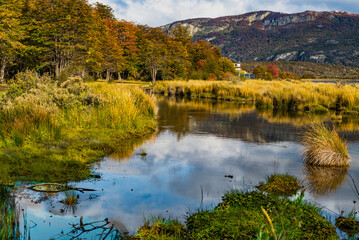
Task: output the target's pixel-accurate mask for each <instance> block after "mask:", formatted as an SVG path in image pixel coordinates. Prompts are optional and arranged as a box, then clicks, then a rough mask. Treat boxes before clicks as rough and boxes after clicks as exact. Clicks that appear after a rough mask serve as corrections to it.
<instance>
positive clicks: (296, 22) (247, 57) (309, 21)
mask: <svg viewBox="0 0 359 240" xmlns="http://www.w3.org/2000/svg"><path fill="white" fill-rule="evenodd" d="M178 25H182V26H185V27H186V28H187V29H188V30H190V32H191V34H192V35H193V38H194V39H195V40H207V41H210V42H211V43H212V44H214V45H216V46H218V47H219V48H220V49H221V51H222V53H223V55H224V56H226V57H228V58H230V59H231V60H236V61H241V62H253V61H302V62H314V63H330V64H336V65H345V66H352V67H359V50H358V49H359V14H355V13H348V12H338V11H333V12H315V11H306V12H302V13H294V14H287V13H279V12H271V11H260V12H251V13H246V14H242V15H237V16H225V17H220V18H214V19H212V18H198V19H189V20H183V21H178V22H174V23H172V24H168V25H166V26H164V27H163V29H164V30H166V31H169V30H170V29H172V28H175V27H177V26H178Z"/></svg>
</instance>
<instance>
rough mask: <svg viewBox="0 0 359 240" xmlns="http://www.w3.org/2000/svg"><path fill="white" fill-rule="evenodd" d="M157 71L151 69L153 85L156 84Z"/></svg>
mask: <svg viewBox="0 0 359 240" xmlns="http://www.w3.org/2000/svg"><path fill="white" fill-rule="evenodd" d="M156 75H157V69H151V76H152V84H155V83H156Z"/></svg>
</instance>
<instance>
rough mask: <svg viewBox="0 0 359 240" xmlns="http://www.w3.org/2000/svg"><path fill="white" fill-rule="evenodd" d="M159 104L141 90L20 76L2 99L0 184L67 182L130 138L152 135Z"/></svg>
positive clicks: (86, 173) (87, 173)
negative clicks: (15, 182) (22, 181)
mask: <svg viewBox="0 0 359 240" xmlns="http://www.w3.org/2000/svg"><path fill="white" fill-rule="evenodd" d="M156 111H157V106H156V104H155V100H154V98H152V97H151V96H149V95H147V94H145V93H144V92H143V91H142V90H141V89H140V88H137V87H133V86H129V87H124V86H118V85H115V84H107V83H91V84H85V83H83V81H82V80H81V79H80V78H70V79H69V80H67V81H65V82H63V83H58V82H55V81H52V80H51V79H48V78H46V77H40V78H39V77H36V76H35V74H34V73H22V74H20V75H18V77H17V79H15V81H14V82H13V83H12V84H10V85H9V86H8V90H7V92H6V93H4V95H3V97H2V99H1V110H0V125H1V134H0V136H1V142H0V149H1V154H0V159H1V160H2V161H0V182H13V181H15V180H26V181H49V182H66V181H70V180H80V179H84V178H88V177H91V176H92V173H91V171H90V167H89V165H88V164H90V163H92V162H94V161H97V160H99V159H100V158H101V157H103V156H104V155H105V154H108V153H111V152H114V151H116V149H117V148H119V146H121V144H122V143H123V142H124V141H125V140H127V139H130V138H138V137H141V136H144V135H146V134H149V133H151V132H154V131H155V129H156V126H157V123H156V120H155V118H156Z"/></svg>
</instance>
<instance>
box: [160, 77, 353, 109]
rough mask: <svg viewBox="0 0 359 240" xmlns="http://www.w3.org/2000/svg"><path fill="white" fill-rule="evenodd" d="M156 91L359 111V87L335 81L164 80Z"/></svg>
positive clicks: (258, 105) (277, 105)
mask: <svg viewBox="0 0 359 240" xmlns="http://www.w3.org/2000/svg"><path fill="white" fill-rule="evenodd" d="M154 91H155V93H158V94H162V95H167V96H173V95H175V96H182V97H193V98H211V99H217V100H228V101H242V102H253V103H255V106H256V108H257V109H269V110H273V111H287V112H306V113H314V114H325V113H328V111H329V110H334V111H336V114H337V115H339V114H342V115H359V88H358V86H356V85H344V86H337V85H336V84H334V83H312V82H302V81H296V80H292V81H278V80H273V81H265V80H246V81H238V82H228V81H226V82H224V81H195V80H190V81H161V82H157V83H156V85H155V86H154Z"/></svg>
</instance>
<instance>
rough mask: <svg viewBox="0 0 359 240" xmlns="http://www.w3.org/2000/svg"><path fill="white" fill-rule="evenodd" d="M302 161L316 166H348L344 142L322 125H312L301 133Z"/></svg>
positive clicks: (348, 159) (348, 158)
mask: <svg viewBox="0 0 359 240" xmlns="http://www.w3.org/2000/svg"><path fill="white" fill-rule="evenodd" d="M302 143H303V145H304V147H305V149H304V153H303V155H304V161H305V163H307V164H312V165H318V166H335V167H345V166H349V161H350V156H349V154H348V150H347V144H346V142H345V141H344V140H343V139H342V138H341V137H340V136H339V134H338V132H337V131H336V130H335V129H334V128H333V129H329V128H327V127H326V126H325V125H324V124H323V123H319V124H314V125H313V126H312V127H309V128H307V129H306V130H305V131H304V133H303V138H302Z"/></svg>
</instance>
